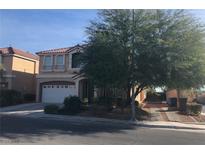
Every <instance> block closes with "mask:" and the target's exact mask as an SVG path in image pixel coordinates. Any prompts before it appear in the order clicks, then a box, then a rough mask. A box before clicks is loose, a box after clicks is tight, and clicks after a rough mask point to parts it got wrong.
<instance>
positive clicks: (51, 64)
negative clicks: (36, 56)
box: [42, 55, 53, 71]
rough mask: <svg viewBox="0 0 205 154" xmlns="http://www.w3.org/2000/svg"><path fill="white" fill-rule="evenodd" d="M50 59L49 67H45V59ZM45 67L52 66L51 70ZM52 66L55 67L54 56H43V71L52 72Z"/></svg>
mask: <svg viewBox="0 0 205 154" xmlns="http://www.w3.org/2000/svg"><path fill="white" fill-rule="evenodd" d="M46 57H50V58H51V63H50V64H49V65H45V58H46ZM45 66H50V67H51V69H45ZM52 66H53V56H52V55H44V56H43V66H42V67H43V71H52Z"/></svg>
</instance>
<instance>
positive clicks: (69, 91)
mask: <svg viewBox="0 0 205 154" xmlns="http://www.w3.org/2000/svg"><path fill="white" fill-rule="evenodd" d="M73 95H77V91H76V87H75V86H74V85H44V86H43V87H42V102H45V103H63V101H64V98H65V97H67V96H73Z"/></svg>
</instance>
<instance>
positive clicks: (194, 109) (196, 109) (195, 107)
mask: <svg viewBox="0 0 205 154" xmlns="http://www.w3.org/2000/svg"><path fill="white" fill-rule="evenodd" d="M201 111H202V105H201V104H197V103H192V104H187V113H188V114H190V115H199V114H200V113H201Z"/></svg>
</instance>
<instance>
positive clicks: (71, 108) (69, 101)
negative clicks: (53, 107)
mask: <svg viewBox="0 0 205 154" xmlns="http://www.w3.org/2000/svg"><path fill="white" fill-rule="evenodd" d="M81 104H82V102H81V100H80V98H79V97H77V96H69V97H66V98H65V99H64V107H63V110H65V111H67V112H68V114H76V113H79V112H80V109H81Z"/></svg>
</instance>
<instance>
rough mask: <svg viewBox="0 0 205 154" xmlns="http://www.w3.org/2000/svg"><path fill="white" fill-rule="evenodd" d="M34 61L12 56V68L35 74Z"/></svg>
mask: <svg viewBox="0 0 205 154" xmlns="http://www.w3.org/2000/svg"><path fill="white" fill-rule="evenodd" d="M35 65H36V61H31V60H27V59H23V58H20V57H16V56H14V57H13V62H12V70H13V71H18V72H25V73H30V74H35V73H36V72H35Z"/></svg>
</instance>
